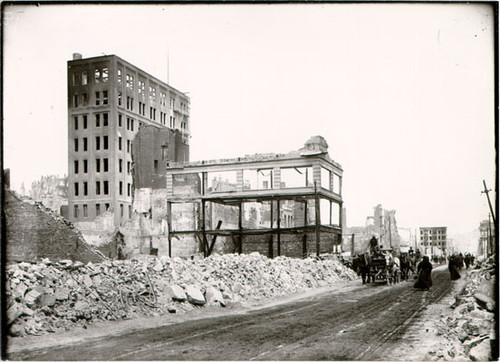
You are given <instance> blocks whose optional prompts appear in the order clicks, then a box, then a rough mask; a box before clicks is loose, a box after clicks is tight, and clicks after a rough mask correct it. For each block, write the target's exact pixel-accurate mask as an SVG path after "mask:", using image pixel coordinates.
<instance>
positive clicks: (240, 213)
mask: <svg viewBox="0 0 500 362" xmlns="http://www.w3.org/2000/svg"><path fill="white" fill-rule="evenodd" d="M241 206H242V202H241V201H240V205H239V208H238V231H239V249H238V253H239V254H241V253H242V252H243V235H242V234H241V231H242V229H243V215H242V210H241Z"/></svg>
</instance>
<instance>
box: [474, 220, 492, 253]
mask: <svg viewBox="0 0 500 362" xmlns="http://www.w3.org/2000/svg"><path fill="white" fill-rule="evenodd" d="M495 249H496V248H495V224H494V223H493V221H492V220H483V221H481V223H480V224H479V240H478V248H477V255H484V256H490V255H492V254H494V253H495V251H496V250H495Z"/></svg>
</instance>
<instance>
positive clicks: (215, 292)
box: [6, 253, 357, 336]
mask: <svg viewBox="0 0 500 362" xmlns="http://www.w3.org/2000/svg"><path fill="white" fill-rule="evenodd" d="M6 276H7V285H6V292H7V297H8V298H7V300H8V304H7V308H8V309H7V322H8V325H9V333H10V335H11V336H23V335H25V334H31V335H39V334H45V333H49V332H58V331H64V330H69V329H72V328H75V327H77V326H80V327H83V328H86V326H87V325H89V324H91V323H95V322H98V321H104V320H118V319H130V318H136V317H146V316H160V315H162V314H167V313H182V312H185V311H187V310H190V309H194V308H200V307H203V306H206V305H212V306H222V307H225V306H227V305H228V304H231V303H245V302H249V301H255V300H261V299H264V298H272V297H276V296H283V295H289V294H293V293H296V292H300V291H304V290H307V289H308V288H317V287H327V286H333V285H336V284H339V283H342V282H347V281H350V280H353V279H356V278H357V275H356V274H355V273H354V272H353V271H352V270H350V269H348V268H346V267H344V266H343V265H342V264H341V263H339V262H338V261H335V260H316V259H313V258H308V259H291V258H287V257H277V258H275V259H269V258H267V257H265V256H262V255H260V254H258V253H252V254H249V255H244V254H242V255H238V254H225V255H213V256H210V257H208V258H193V259H187V260H186V259H181V258H168V257H161V258H157V257H151V256H142V257H138V258H135V259H131V260H124V261H103V262H102V263H99V264H93V263H88V264H83V263H80V262H71V261H70V260H63V261H60V262H54V263H53V262H51V261H49V260H48V259H44V260H43V262H41V263H37V264H29V263H19V264H13V265H10V266H8V267H7V269H6Z"/></svg>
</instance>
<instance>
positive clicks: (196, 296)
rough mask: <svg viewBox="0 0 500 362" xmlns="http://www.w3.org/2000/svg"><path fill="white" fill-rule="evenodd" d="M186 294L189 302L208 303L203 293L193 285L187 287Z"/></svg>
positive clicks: (196, 303)
mask: <svg viewBox="0 0 500 362" xmlns="http://www.w3.org/2000/svg"><path fill="white" fill-rule="evenodd" d="M186 295H187V300H188V301H189V303H191V304H194V305H204V304H205V303H206V300H205V297H204V296H203V293H202V292H201V291H200V290H199V289H198V288H196V287H195V286H193V285H188V286H187V287H186Z"/></svg>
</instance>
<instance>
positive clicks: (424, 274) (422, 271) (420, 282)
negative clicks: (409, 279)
mask: <svg viewBox="0 0 500 362" xmlns="http://www.w3.org/2000/svg"><path fill="white" fill-rule="evenodd" d="M417 273H418V279H417V281H416V282H415V284H414V285H413V286H414V287H415V288H418V289H422V290H424V289H425V290H429V288H430V287H432V276H431V274H432V264H431V262H430V261H429V257H428V256H424V258H423V260H422V261H421V262H420V263H418V266H417Z"/></svg>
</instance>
